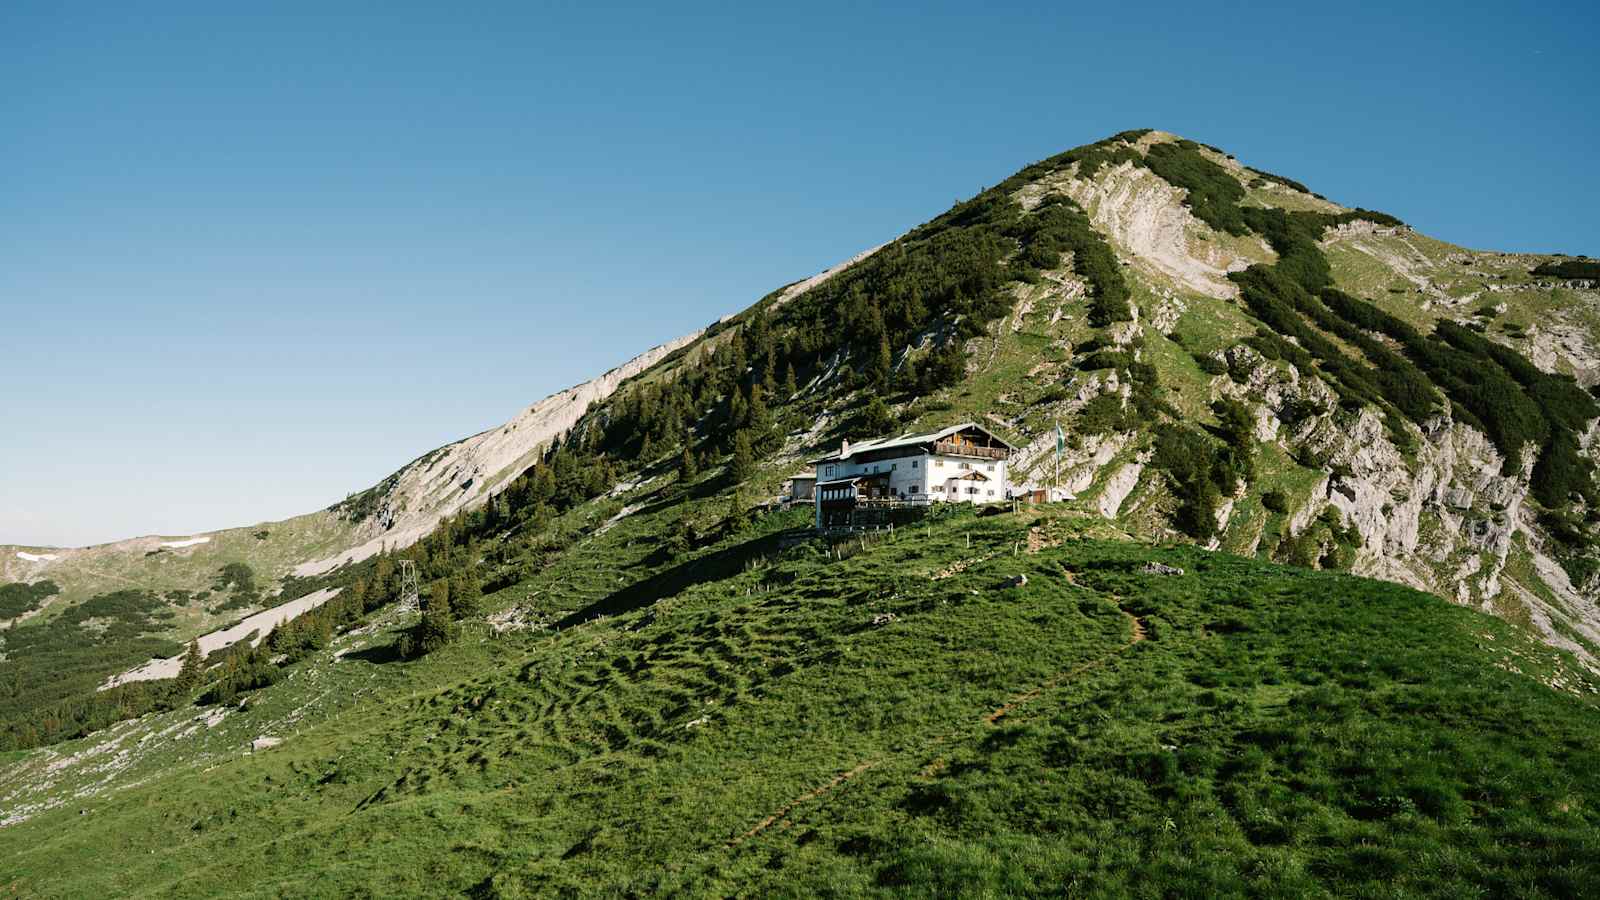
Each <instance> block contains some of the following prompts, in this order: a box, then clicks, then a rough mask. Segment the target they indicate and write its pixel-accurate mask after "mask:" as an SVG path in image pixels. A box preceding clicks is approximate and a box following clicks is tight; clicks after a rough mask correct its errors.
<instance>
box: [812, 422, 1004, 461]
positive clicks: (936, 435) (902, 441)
mask: <svg viewBox="0 0 1600 900" xmlns="http://www.w3.org/2000/svg"><path fill="white" fill-rule="evenodd" d="M968 428H976V429H978V430H979V431H981V432H983V433H984V434H986V435H988V436H989V438H990V440H992V441H994V442H995V443H996V444H999V445H1000V446H1002V447H1004V448H1006V449H1007V450H1015V449H1016V447H1013V446H1012V445H1011V444H1010V442H1008V441H1006V440H1004V439H1002V438H1001V437H1000V436H999V435H997V434H995V433H994V432H992V431H990V430H989V429H987V428H985V427H983V426H982V425H979V424H978V423H977V422H962V423H960V424H959V425H951V426H950V427H948V428H943V429H940V430H939V431H925V432H922V433H920V434H902V435H900V436H899V437H880V438H868V439H866V440H864V441H859V442H853V443H851V444H850V452H849V453H848V454H839V453H834V454H831V455H829V456H824V457H821V458H819V459H813V460H811V463H812V464H813V465H815V464H817V463H823V462H839V461H841V460H845V459H849V458H850V457H852V456H855V455H856V454H858V453H866V452H868V451H872V450H892V449H894V448H895V447H911V446H915V445H917V444H929V443H932V442H934V441H939V440H943V439H945V438H947V437H949V436H950V435H952V434H955V433H956V432H958V431H965V430H966V429H968Z"/></svg>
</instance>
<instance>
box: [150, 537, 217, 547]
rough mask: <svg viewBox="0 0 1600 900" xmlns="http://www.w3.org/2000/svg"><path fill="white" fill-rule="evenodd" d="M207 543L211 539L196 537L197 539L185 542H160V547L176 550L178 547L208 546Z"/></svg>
mask: <svg viewBox="0 0 1600 900" xmlns="http://www.w3.org/2000/svg"><path fill="white" fill-rule="evenodd" d="M209 543H211V538H208V537H197V538H188V539H187V540H182V541H162V542H161V546H163V547H172V548H173V549H177V548H178V547H193V546H194V545H196V544H209Z"/></svg>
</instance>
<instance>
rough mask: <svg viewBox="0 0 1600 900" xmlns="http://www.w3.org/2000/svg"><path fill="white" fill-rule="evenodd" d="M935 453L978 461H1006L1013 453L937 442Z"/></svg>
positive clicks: (935, 443)
mask: <svg viewBox="0 0 1600 900" xmlns="http://www.w3.org/2000/svg"><path fill="white" fill-rule="evenodd" d="M933 452H934V453H937V454H939V455H940V456H970V457H974V458H976V459H1005V458H1006V457H1007V456H1010V455H1011V451H1009V450H1005V449H1003V448H1000V447H974V446H972V445H971V444H958V443H956V442H955V441H935V442H934V444H933Z"/></svg>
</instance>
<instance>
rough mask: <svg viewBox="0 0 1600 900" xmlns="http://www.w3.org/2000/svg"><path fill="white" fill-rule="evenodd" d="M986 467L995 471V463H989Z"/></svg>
mask: <svg viewBox="0 0 1600 900" xmlns="http://www.w3.org/2000/svg"><path fill="white" fill-rule="evenodd" d="M985 468H987V469H988V470H989V471H991V472H993V471H994V463H989V465H987V466H985ZM989 493H991V494H992V493H994V491H990V492H989Z"/></svg>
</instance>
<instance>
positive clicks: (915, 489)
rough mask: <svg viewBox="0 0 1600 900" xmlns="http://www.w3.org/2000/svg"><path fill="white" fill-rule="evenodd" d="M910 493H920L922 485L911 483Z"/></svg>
mask: <svg viewBox="0 0 1600 900" xmlns="http://www.w3.org/2000/svg"><path fill="white" fill-rule="evenodd" d="M911 493H913V494H920V493H922V485H920V484H913V485H912V486H911Z"/></svg>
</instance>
